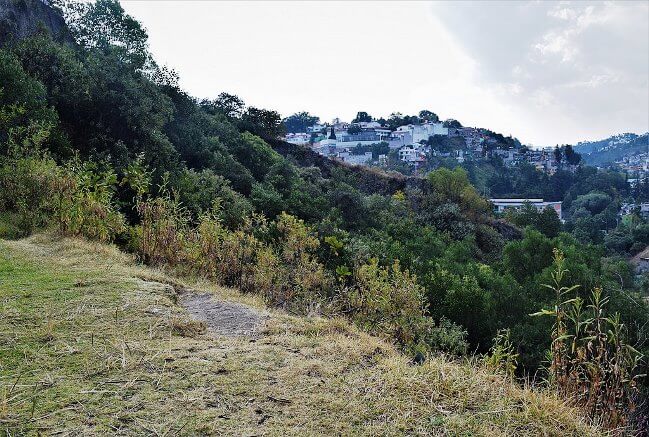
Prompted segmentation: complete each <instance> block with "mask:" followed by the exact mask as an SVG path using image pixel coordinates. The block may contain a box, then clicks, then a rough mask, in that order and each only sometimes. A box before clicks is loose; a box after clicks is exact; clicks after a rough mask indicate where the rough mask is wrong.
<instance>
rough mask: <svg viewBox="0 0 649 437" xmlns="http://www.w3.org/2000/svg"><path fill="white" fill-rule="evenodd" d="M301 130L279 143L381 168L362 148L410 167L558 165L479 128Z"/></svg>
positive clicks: (546, 154) (336, 126) (374, 125)
mask: <svg viewBox="0 0 649 437" xmlns="http://www.w3.org/2000/svg"><path fill="white" fill-rule="evenodd" d="M306 130H307V131H306V132H302V133H290V134H287V135H286V136H285V138H284V139H285V141H287V142H289V143H292V144H298V145H308V146H309V147H311V148H312V149H313V150H314V151H316V152H318V153H319V154H321V155H323V156H327V157H329V158H332V159H338V160H341V161H344V162H348V163H351V164H357V165H363V164H365V165H367V164H376V165H386V163H387V162H388V156H387V155H385V154H378V155H377V154H372V153H369V152H368V150H366V149H367V146H373V145H377V144H383V145H384V146H387V148H385V153H388V154H390V152H393V153H392V156H395V157H397V159H398V160H399V161H400V162H401V163H403V164H405V165H408V166H411V167H413V168H419V167H421V166H423V165H425V164H426V163H427V162H428V161H429V160H430V159H432V158H450V159H455V160H457V161H458V162H460V163H462V162H464V161H467V160H479V159H485V158H490V157H493V156H498V157H500V158H502V160H503V162H504V164H505V165H507V166H515V165H517V164H519V163H522V162H527V163H529V164H531V165H533V166H534V167H536V168H537V169H538V170H540V171H544V172H546V173H549V174H552V173H554V172H555V171H556V170H557V169H558V168H559V167H560V166H561V162H558V161H557V160H556V158H557V157H556V153H555V149H553V148H551V147H549V148H545V149H539V150H534V149H528V148H526V147H518V148H512V147H508V148H503V147H501V145H500V144H499V143H498V141H497V140H496V139H495V138H494V137H493V136H492V135H490V134H489V132H488V131H486V130H484V129H479V128H474V127H457V128H454V127H447V126H445V124H444V123H442V122H423V123H420V124H407V125H403V126H398V127H397V128H396V129H390V128H388V127H387V126H385V125H382V124H381V123H379V122H377V121H369V122H358V123H346V122H342V121H340V120H339V119H334V120H333V121H332V122H331V123H328V124H314V125H313V126H309V127H308V128H307V129H306ZM433 139H437V140H444V139H448V140H451V139H453V140H454V141H455V144H458V141H459V142H460V144H461V145H462V147H459V148H452V150H449V148H448V147H446V148H445V147H441V146H436V144H438V143H439V141H437V142H436V141H431V140H433ZM442 142H443V141H442ZM359 146H360V147H359ZM565 167H566V166H564V168H565ZM568 167H569V166H568Z"/></svg>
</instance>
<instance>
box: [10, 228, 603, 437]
mask: <svg viewBox="0 0 649 437" xmlns="http://www.w3.org/2000/svg"><path fill="white" fill-rule="evenodd" d="M154 281H155V282H154ZM168 281H169V278H166V277H165V276H164V275H163V274H162V273H161V272H157V271H154V270H151V269H147V268H144V267H139V266H136V265H135V264H134V263H133V262H132V261H131V260H130V259H129V258H128V257H127V256H126V255H124V254H121V253H119V252H118V251H117V250H116V249H114V248H112V247H108V246H102V245H95V244H91V243H87V242H84V241H80V240H69V239H66V240H57V239H54V238H52V237H49V236H46V235H39V236H35V237H32V238H30V239H26V240H21V241H14V242H9V241H1V240H0V434H2V433H3V432H4V433H7V434H9V433H10V434H11V435H16V434H22V433H27V432H29V433H32V432H35V431H37V430H40V431H41V432H44V433H46V434H53V433H55V432H63V433H65V432H73V433H78V432H81V433H85V434H113V433H118V432H119V433H121V434H155V435H179V434H190V435H195V434H218V433H224V434H236V435H251V434H255V435H262V434H263V435H280V434H282V435H287V434H294V435H305V434H322V433H326V434H344V435H350V434H360V433H364V434H382V435H385V434H387V435H394V434H403V433H409V434H443V435H584V434H594V430H592V429H590V428H588V427H586V426H585V425H584V424H582V423H581V422H580V421H579V420H578V419H576V417H577V416H576V414H575V411H573V410H572V409H570V408H567V407H566V406H565V405H563V404H562V403H561V402H559V401H558V400H556V399H554V398H553V397H551V396H549V395H547V394H542V393H539V392H532V391H530V390H525V389H521V388H519V387H517V386H516V385H514V384H510V383H508V382H506V381H503V380H502V379H501V378H500V377H498V376H494V375H491V374H489V373H488V372H487V371H485V370H483V369H481V368H480V367H479V366H471V365H468V364H458V363H454V362H450V361H448V360H446V359H444V358H432V359H430V360H428V361H427V362H426V363H425V364H424V365H422V366H413V365H411V364H410V363H409V360H408V359H407V358H406V357H404V356H402V355H400V354H399V353H397V352H396V351H395V350H394V349H393V348H392V347H391V346H390V345H388V344H386V343H385V342H383V341H381V340H379V339H376V338H372V337H370V336H368V335H365V334H363V333H360V332H358V331H357V330H356V329H355V328H353V327H351V326H349V325H348V324H347V323H346V322H344V321H342V320H324V319H320V318H297V317H292V316H288V315H285V314H283V313H281V312H278V311H270V314H271V318H270V321H269V322H268V325H267V328H266V329H265V331H264V332H263V334H262V335H261V336H260V337H259V338H258V339H256V340H255V341H251V340H250V339H235V338H217V339H215V338H212V337H210V336H209V335H204V334H203V335H197V336H195V337H183V336H180V335H175V334H174V333H173V329H172V327H173V326H178V325H182V323H183V321H184V320H185V319H186V317H187V316H186V314H185V313H184V310H183V309H182V308H180V307H178V306H177V305H176V304H175V303H174V301H175V291H174V288H173V287H171V286H165V285H163V284H161V282H168ZM189 285H190V286H199V287H200V288H201V289H204V290H210V291H212V292H214V294H215V295H216V296H218V297H220V298H223V299H230V300H236V301H240V302H243V303H246V304H248V305H251V306H255V307H259V308H260V309H262V308H263V304H262V303H261V302H259V301H257V300H255V298H254V297H250V296H241V295H239V294H237V293H236V292H234V291H232V290H226V289H222V288H219V287H216V286H214V285H211V284H205V283H203V284H189Z"/></svg>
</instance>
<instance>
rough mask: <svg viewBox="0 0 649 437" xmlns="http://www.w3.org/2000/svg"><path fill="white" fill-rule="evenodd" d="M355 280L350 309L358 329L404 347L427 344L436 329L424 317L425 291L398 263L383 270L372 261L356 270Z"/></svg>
mask: <svg viewBox="0 0 649 437" xmlns="http://www.w3.org/2000/svg"><path fill="white" fill-rule="evenodd" d="M354 279H355V284H354V287H353V288H352V291H351V292H350V293H349V306H350V310H351V313H352V318H353V320H354V321H355V322H356V323H357V324H358V325H359V326H361V327H362V328H363V329H365V330H367V331H368V332H370V333H372V334H378V335H383V336H387V337H390V338H393V339H394V340H396V342H397V343H398V344H399V345H401V346H408V345H415V344H417V343H425V342H426V338H427V336H428V332H429V331H430V330H431V329H432V327H433V326H434V325H432V319H430V318H426V317H425V315H424V291H423V288H422V287H421V286H419V285H418V284H417V282H416V278H415V277H414V276H412V275H411V274H410V273H409V272H408V271H407V270H402V269H401V266H400V265H399V261H394V263H393V264H392V265H391V266H389V267H381V266H379V263H378V260H377V259H376V258H373V259H371V260H370V261H369V262H368V263H367V264H365V265H362V266H360V267H358V268H357V269H356V274H355V276H354Z"/></svg>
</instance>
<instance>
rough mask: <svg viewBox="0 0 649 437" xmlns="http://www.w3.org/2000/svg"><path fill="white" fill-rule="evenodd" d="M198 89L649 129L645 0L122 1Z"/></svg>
mask: <svg viewBox="0 0 649 437" xmlns="http://www.w3.org/2000/svg"><path fill="white" fill-rule="evenodd" d="M123 6H124V8H125V9H126V10H127V12H129V13H131V14H132V15H134V16H135V17H136V18H138V19H140V20H141V21H142V22H143V23H144V25H145V26H146V27H147V29H148V30H149V35H150V42H151V48H152V51H153V52H154V55H155V56H156V57H157V58H158V59H159V60H160V61H161V62H162V63H167V64H169V65H170V66H171V67H173V68H175V69H177V70H178V72H179V73H180V76H181V85H182V86H183V87H184V88H185V89H187V90H188V91H189V92H190V93H191V94H193V95H195V96H198V97H214V96H216V95H217V94H218V93H219V92H221V91H228V92H232V93H236V94H238V95H240V96H241V97H242V98H243V99H244V100H245V101H246V102H248V103H249V104H252V105H256V106H262V107H267V108H272V109H276V110H278V111H280V112H281V113H282V114H284V115H288V114H290V113H293V112H296V111H301V110H308V111H310V112H312V113H314V114H317V115H319V116H320V117H321V118H323V119H331V118H333V117H335V116H340V117H343V118H347V119H350V118H352V117H353V116H354V114H355V113H356V111H362V110H364V111H368V112H370V113H371V114H373V115H379V116H380V115H388V114H389V113H391V112H393V111H400V112H402V113H414V112H417V111H419V110H420V109H424V108H426V109H430V110H432V111H435V112H437V113H438V114H439V115H440V116H442V117H449V118H451V117H452V118H457V119H459V120H460V121H462V122H463V123H464V124H467V125H474V126H483V127H488V128H490V129H492V130H496V131H499V132H502V133H504V134H513V135H515V136H517V137H518V138H520V139H521V140H522V141H523V142H532V143H534V144H537V145H546V144H556V143H573V142H576V141H579V140H583V139H590V138H597V137H605V136H608V135H610V134H613V133H617V132H622V131H636V132H637V131H646V130H649V126H648V124H649V84H648V78H647V76H648V74H649V42H648V41H649V28H648V23H649V3H647V2H626V3H625V2H615V3H613V2H606V3H600V2H574V3H573V2H541V1H529V2H510V1H497V2H475V3H470V2H448V3H444V2H436V3H432V4H427V3H421V2H201V1H197V2H189V1H183V2H180V1H177V2H169V1H161V2H154V1H141V2H139V1H124V2H123Z"/></svg>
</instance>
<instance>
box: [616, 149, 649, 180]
mask: <svg viewBox="0 0 649 437" xmlns="http://www.w3.org/2000/svg"><path fill="white" fill-rule="evenodd" d="M615 165H616V166H617V167H619V168H620V169H621V170H623V171H624V172H625V173H626V174H627V176H629V177H630V178H632V179H629V183H631V184H632V185H633V184H634V182H635V181H637V180H640V179H644V178H646V177H649V152H645V153H639V154H637V155H627V156H624V157H623V158H622V159H620V160H618V161H615Z"/></svg>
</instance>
